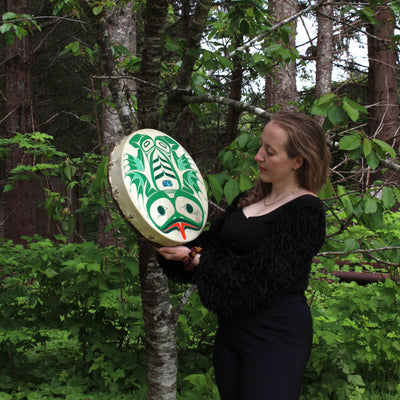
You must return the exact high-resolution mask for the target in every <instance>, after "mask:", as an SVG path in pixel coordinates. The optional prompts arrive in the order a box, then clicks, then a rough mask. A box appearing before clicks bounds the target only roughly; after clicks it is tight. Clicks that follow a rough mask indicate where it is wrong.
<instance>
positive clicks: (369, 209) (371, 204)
mask: <svg viewBox="0 0 400 400" xmlns="http://www.w3.org/2000/svg"><path fill="white" fill-rule="evenodd" d="M377 209H378V205H377V201H376V200H375V199H367V200H366V201H365V203H364V212H365V213H366V214H374V213H375V212H376V210H377Z"/></svg>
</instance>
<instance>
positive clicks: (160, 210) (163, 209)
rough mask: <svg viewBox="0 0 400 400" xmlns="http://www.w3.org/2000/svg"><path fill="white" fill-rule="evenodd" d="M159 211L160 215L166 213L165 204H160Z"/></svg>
mask: <svg viewBox="0 0 400 400" xmlns="http://www.w3.org/2000/svg"><path fill="white" fill-rule="evenodd" d="M157 211H158V213H159V214H160V215H165V212H166V211H165V208H164V207H163V206H158V207H157Z"/></svg>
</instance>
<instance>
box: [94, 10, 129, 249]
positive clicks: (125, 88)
mask: <svg viewBox="0 0 400 400" xmlns="http://www.w3.org/2000/svg"><path fill="white" fill-rule="evenodd" d="M106 21H107V24H106V32H107V36H108V39H109V41H110V42H111V43H113V44H115V45H122V46H124V47H125V48H127V49H128V50H129V51H130V53H131V54H133V55H136V19H135V14H134V12H133V3H127V4H126V5H125V4H118V6H117V7H115V8H113V9H112V11H106ZM102 73H103V74H105V73H106V71H102ZM118 73H119V72H118V71H115V72H114V74H115V75H117V74H118ZM115 85H119V90H118V91H119V92H120V93H123V95H124V97H125V101H126V106H124V107H129V106H130V102H129V100H130V95H131V94H135V95H136V85H135V81H134V80H132V79H129V80H128V79H119V80H117V81H116V82H115ZM101 90H102V97H103V99H104V100H108V99H111V100H112V95H111V91H110V89H109V87H108V85H107V81H105V82H104V83H103V85H102V89H101ZM120 108H121V107H120ZM129 113H130V115H131V118H132V122H133V115H134V110H133V109H132V108H130V107H129ZM99 136H100V138H99V140H100V141H101V143H100V144H101V145H102V147H103V153H104V155H106V156H108V155H109V154H110V152H111V151H112V149H113V148H114V146H115V145H117V144H118V143H119V142H120V141H121V140H122V139H123V137H124V136H125V134H124V130H123V127H122V125H121V120H120V117H119V115H118V112H117V111H116V109H114V108H113V107H111V106H110V105H109V104H107V103H104V104H103V105H102V107H101V133H100V135H99ZM109 224H110V216H109V213H108V212H107V210H106V209H104V208H102V209H101V210H100V213H99V223H98V230H97V244H98V245H99V246H101V247H106V246H110V245H113V244H115V232H114V231H113V230H108V231H107V232H106V227H107V226H108V225H109Z"/></svg>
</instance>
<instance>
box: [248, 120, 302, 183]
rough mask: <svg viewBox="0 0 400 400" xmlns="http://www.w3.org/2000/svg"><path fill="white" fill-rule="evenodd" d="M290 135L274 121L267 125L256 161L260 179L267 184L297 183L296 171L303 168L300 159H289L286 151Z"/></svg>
mask: <svg viewBox="0 0 400 400" xmlns="http://www.w3.org/2000/svg"><path fill="white" fill-rule="evenodd" d="M287 140H288V134H287V133H286V131H284V130H283V129H282V128H281V127H280V126H279V125H278V124H276V123H274V122H273V121H271V122H268V124H267V125H265V127H264V130H263V133H262V135H261V138H260V149H259V150H258V152H257V154H256V156H255V160H256V161H257V163H258V167H259V170H260V179H261V180H262V181H263V182H266V183H275V184H276V183H278V184H279V183H292V182H293V179H294V180H295V181H297V173H296V170H297V169H298V168H299V167H300V166H301V162H300V157H295V158H293V159H291V158H289V156H288V154H287V151H286V146H285V145H286V142H287Z"/></svg>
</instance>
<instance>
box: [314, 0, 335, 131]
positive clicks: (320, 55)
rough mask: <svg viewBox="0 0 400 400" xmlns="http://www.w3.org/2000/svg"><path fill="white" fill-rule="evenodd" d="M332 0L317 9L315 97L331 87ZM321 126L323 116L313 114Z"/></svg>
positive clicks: (327, 91) (326, 91)
mask: <svg viewBox="0 0 400 400" xmlns="http://www.w3.org/2000/svg"><path fill="white" fill-rule="evenodd" d="M331 3H332V0H328V1H327V2H326V3H323V5H322V6H321V7H320V8H319V9H318V10H317V23H318V40H317V54H316V68H315V70H316V73H315V97H316V98H319V97H321V96H322V95H324V94H325V93H329V92H330V91H331V87H332V58H333V20H332V19H331V18H329V17H332V15H333V8H332V4H331ZM315 119H316V120H317V121H318V123H319V124H320V125H321V126H322V124H323V123H324V120H325V117H323V116H322V115H318V116H315Z"/></svg>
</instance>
